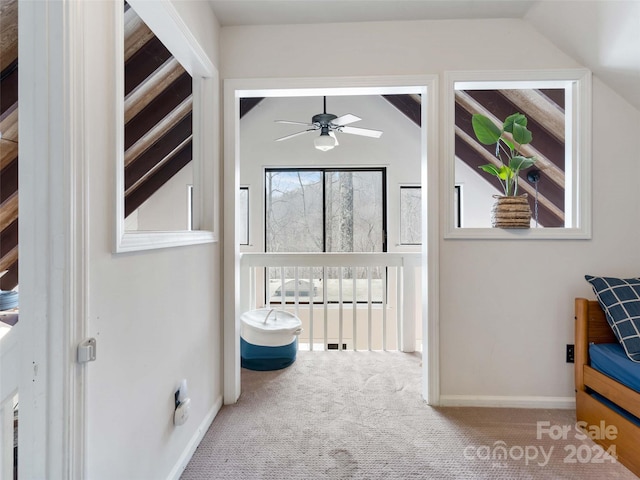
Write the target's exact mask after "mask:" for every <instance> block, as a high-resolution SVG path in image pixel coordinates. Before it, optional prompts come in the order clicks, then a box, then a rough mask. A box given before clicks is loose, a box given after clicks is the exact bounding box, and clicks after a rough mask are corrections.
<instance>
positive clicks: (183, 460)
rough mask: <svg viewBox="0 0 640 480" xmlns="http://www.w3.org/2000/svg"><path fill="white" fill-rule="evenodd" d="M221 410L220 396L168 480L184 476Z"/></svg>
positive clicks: (175, 479)
mask: <svg viewBox="0 0 640 480" xmlns="http://www.w3.org/2000/svg"><path fill="white" fill-rule="evenodd" d="M221 408H222V395H220V396H219V397H218V398H217V399H216V401H215V403H214V404H213V406H212V407H211V410H209V412H208V413H207V415H206V416H205V417H204V420H202V422H201V423H200V426H199V427H198V429H197V430H196V432H195V433H194V435H193V437H191V440H190V441H189V443H188V444H187V446H186V448H185V449H184V451H183V452H182V455H180V458H179V459H178V462H177V463H176V464H175V466H174V467H173V468H172V469H171V473H169V476H168V477H167V480H179V478H180V475H182V472H184V470H185V468H187V465H188V464H189V461H190V460H191V457H193V454H194V453H195V451H196V448H198V445H200V442H201V441H202V439H203V438H204V436H205V434H206V433H207V430H209V427H210V426H211V423H212V422H213V419H214V418H216V415H217V414H218V412H219V411H220V409H221Z"/></svg>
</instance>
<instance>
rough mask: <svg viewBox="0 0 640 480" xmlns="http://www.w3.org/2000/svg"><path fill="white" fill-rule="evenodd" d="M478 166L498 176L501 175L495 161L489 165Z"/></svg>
mask: <svg viewBox="0 0 640 480" xmlns="http://www.w3.org/2000/svg"><path fill="white" fill-rule="evenodd" d="M478 168H480V169H482V170H484V171H485V172H487V173H490V174H491V175H494V176H496V177H499V176H500V169H499V168H498V167H496V166H495V165H494V164H493V163H489V164H487V165H480V166H479V167H478Z"/></svg>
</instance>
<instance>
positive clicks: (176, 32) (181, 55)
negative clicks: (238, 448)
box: [113, 0, 220, 253]
mask: <svg viewBox="0 0 640 480" xmlns="http://www.w3.org/2000/svg"><path fill="white" fill-rule="evenodd" d="M129 4H130V5H131V6H132V8H134V9H135V11H136V13H137V14H138V15H139V16H140V18H142V19H143V21H144V22H145V23H146V24H147V25H148V26H149V28H151V29H152V30H153V32H154V34H155V35H156V36H157V37H158V38H159V39H160V40H161V41H162V42H163V43H164V44H165V46H167V48H168V49H169V51H171V53H172V54H173V56H174V57H175V58H176V60H178V61H179V62H180V64H181V65H182V66H183V67H184V68H185V70H187V72H189V74H191V76H192V78H193V117H192V118H193V137H194V140H193V160H192V162H193V172H194V180H193V184H194V199H195V202H194V207H195V208H194V217H193V218H194V223H195V228H197V229H198V230H192V231H186V230H185V231H175V232H171V231H164V232H154V231H125V219H124V194H123V193H122V192H124V15H123V7H122V4H121V3H119V2H114V3H113V8H114V11H115V26H114V29H115V41H116V46H115V56H114V62H115V65H114V68H113V71H114V75H115V78H114V85H115V98H118V99H122V101H119V102H118V103H117V105H116V125H115V138H116V152H117V155H116V167H115V177H116V181H115V187H116V194H115V199H116V200H115V201H116V206H115V231H114V233H115V235H114V236H115V239H114V252H115V253H124V252H133V251H141V250H151V249H157V248H170V247H179V246H185V245H197V244H202V243H212V242H216V241H218V232H217V223H218V213H217V210H218V208H217V205H214V202H213V199H215V192H216V191H217V189H218V163H219V162H218V158H219V153H218V150H219V148H218V145H219V142H218V133H217V130H218V129H216V128H213V126H215V124H216V120H217V118H219V115H218V112H219V108H220V107H219V98H218V97H219V94H218V90H219V79H218V78H219V77H218V71H217V69H216V68H215V67H214V66H213V63H212V62H211V60H210V59H209V57H208V56H207V55H206V53H205V51H204V49H203V48H202V47H201V46H200V44H199V43H198V42H197V40H196V39H195V37H194V36H193V34H191V32H190V30H189V28H188V27H187V26H186V25H185V24H184V22H183V21H182V19H181V17H180V15H179V14H178V12H177V11H176V10H175V6H174V5H173V4H171V2H169V1H168V0H159V1H156V2H148V1H144V0H134V1H132V2H129ZM204 132H207V133H206V134H205V133H204ZM209 132H210V133H209ZM205 187H206V188H205ZM212 187H213V188H212ZM200 228H203V229H205V230H200Z"/></svg>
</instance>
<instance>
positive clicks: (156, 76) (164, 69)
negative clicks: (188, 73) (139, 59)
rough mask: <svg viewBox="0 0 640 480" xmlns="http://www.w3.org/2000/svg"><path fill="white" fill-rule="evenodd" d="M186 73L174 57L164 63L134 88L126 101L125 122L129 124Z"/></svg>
mask: <svg viewBox="0 0 640 480" xmlns="http://www.w3.org/2000/svg"><path fill="white" fill-rule="evenodd" d="M184 73H185V71H184V68H183V67H182V65H180V63H179V62H178V61H177V60H176V59H175V58H173V57H171V58H170V59H169V60H167V61H166V62H164V63H163V64H162V65H161V66H160V68H158V69H157V70H156V71H155V72H153V74H151V75H150V76H149V77H148V78H147V79H146V80H144V81H143V82H142V83H140V84H139V85H138V86H137V87H136V88H134V89H133V90H132V91H131V93H129V95H127V96H126V97H125V99H124V121H125V123H127V122H129V121H130V120H131V119H132V118H133V117H135V116H136V115H137V114H138V113H140V111H141V110H142V109H144V108H145V107H147V106H148V105H149V104H150V103H151V102H152V101H153V100H154V98H155V97H156V95H158V93H159V92H161V91H163V90H165V89H166V88H168V87H169V85H171V83H173V82H174V81H175V80H176V79H178V78H179V77H180V76H181V75H183V74H184Z"/></svg>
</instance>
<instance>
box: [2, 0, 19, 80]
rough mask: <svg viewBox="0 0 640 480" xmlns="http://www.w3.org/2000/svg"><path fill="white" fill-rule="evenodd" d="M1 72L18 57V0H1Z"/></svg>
mask: <svg viewBox="0 0 640 480" xmlns="http://www.w3.org/2000/svg"><path fill="white" fill-rule="evenodd" d="M0 52H2V54H1V55H0V72H4V70H5V69H6V68H7V67H8V66H9V65H11V64H12V63H13V62H14V61H15V60H17V58H18V1H17V0H1V1H0Z"/></svg>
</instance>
